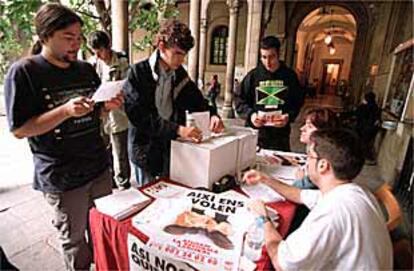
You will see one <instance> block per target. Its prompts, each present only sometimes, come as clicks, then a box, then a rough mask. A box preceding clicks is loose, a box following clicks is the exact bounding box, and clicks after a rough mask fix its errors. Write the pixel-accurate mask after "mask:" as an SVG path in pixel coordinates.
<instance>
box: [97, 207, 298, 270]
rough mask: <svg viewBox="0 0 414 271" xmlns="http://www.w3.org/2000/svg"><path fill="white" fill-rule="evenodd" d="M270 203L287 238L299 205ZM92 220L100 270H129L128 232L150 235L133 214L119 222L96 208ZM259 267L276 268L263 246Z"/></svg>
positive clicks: (143, 238)
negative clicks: (139, 227) (137, 226)
mask: <svg viewBox="0 0 414 271" xmlns="http://www.w3.org/2000/svg"><path fill="white" fill-rule="evenodd" d="M268 205H269V206H270V207H271V208H273V209H275V210H276V211H277V212H278V213H279V219H280V220H279V222H280V224H279V228H278V230H279V232H280V234H281V235H282V236H283V237H285V236H286V234H287V232H288V230H289V226H290V224H291V222H292V219H293V216H294V213H295V210H296V205H295V204H293V203H291V202H275V203H271V204H268ZM89 220H90V228H91V234H92V240H93V248H94V260H95V266H96V270H129V262H128V249H127V236H128V233H131V234H134V235H135V236H137V237H139V238H140V239H141V240H145V239H146V238H147V237H146V236H145V235H144V234H142V233H140V232H139V231H138V230H137V229H135V228H134V227H133V226H132V222H131V217H129V218H127V219H124V220H123V221H118V220H116V219H114V218H112V217H110V216H107V215H104V214H102V213H100V212H99V211H98V210H97V209H95V208H93V209H91V211H90V213H89ZM256 270H273V267H272V265H271V262H270V259H269V256H268V255H267V253H266V251H265V249H263V253H262V258H261V259H260V260H259V261H258V262H257V269H256Z"/></svg>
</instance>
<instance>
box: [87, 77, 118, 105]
mask: <svg viewBox="0 0 414 271" xmlns="http://www.w3.org/2000/svg"><path fill="white" fill-rule="evenodd" d="M124 83H125V80H118V81H110V82H102V84H101V85H100V86H99V88H98V89H97V90H96V92H95V93H94V94H93V96H92V100H93V101H94V102H95V103H97V102H105V101H109V100H110V99H112V98H114V97H115V96H116V95H117V94H118V93H120V92H121V91H122V87H123V85H124Z"/></svg>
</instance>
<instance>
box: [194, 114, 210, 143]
mask: <svg viewBox="0 0 414 271" xmlns="http://www.w3.org/2000/svg"><path fill="white" fill-rule="evenodd" d="M191 115H192V116H193V118H194V121H195V124H196V126H197V128H198V129H200V130H201V132H202V133H203V139H206V138H209V137H210V135H211V131H210V112H208V111H206V112H193V113H191Z"/></svg>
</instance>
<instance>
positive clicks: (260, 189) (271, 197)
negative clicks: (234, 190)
mask: <svg viewBox="0 0 414 271" xmlns="http://www.w3.org/2000/svg"><path fill="white" fill-rule="evenodd" d="M241 189H242V190H243V192H245V193H246V194H247V195H248V196H249V197H250V199H255V200H256V199H257V200H262V201H264V202H275V201H284V200H285V198H284V197H283V196H282V195H280V194H279V193H277V192H276V191H275V190H273V189H272V188H270V187H269V186H267V185H265V184H262V183H258V184H255V185H243V186H241Z"/></svg>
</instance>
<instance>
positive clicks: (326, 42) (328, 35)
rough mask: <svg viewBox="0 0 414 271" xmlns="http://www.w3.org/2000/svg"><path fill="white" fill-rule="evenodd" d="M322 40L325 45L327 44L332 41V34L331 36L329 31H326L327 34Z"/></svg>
mask: <svg viewBox="0 0 414 271" xmlns="http://www.w3.org/2000/svg"><path fill="white" fill-rule="evenodd" d="M324 42H325V44H326V45H328V44H330V43H331V42H332V36H331V33H330V32H328V34H327V35H326V36H325V39H324Z"/></svg>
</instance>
